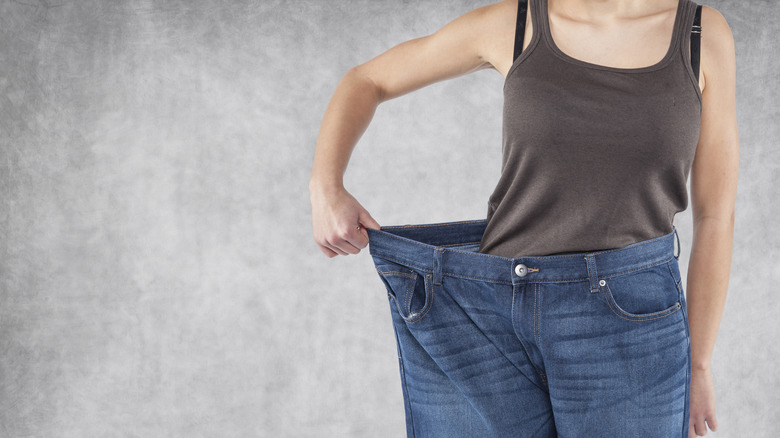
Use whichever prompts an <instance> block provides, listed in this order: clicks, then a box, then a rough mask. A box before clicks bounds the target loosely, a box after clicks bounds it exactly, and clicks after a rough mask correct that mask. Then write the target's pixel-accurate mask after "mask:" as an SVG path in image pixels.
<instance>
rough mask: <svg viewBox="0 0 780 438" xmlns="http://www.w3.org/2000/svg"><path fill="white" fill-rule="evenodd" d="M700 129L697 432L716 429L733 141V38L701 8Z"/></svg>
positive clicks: (694, 290) (694, 266) (692, 273)
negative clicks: (713, 364)
mask: <svg viewBox="0 0 780 438" xmlns="http://www.w3.org/2000/svg"><path fill="white" fill-rule="evenodd" d="M702 28H703V31H702V36H701V38H702V46H701V47H702V52H701V59H702V72H703V73H704V75H705V77H706V85H705V88H704V90H703V92H702V105H703V108H702V128H701V133H700V137H699V144H698V146H697V149H696V156H695V158H694V161H693V167H692V169H691V200H692V213H693V230H694V235H693V245H692V248H691V257H690V262H689V268H688V281H687V295H686V298H687V299H686V301H687V305H688V322H689V327H690V333H691V356H692V368H693V374H692V377H691V423H690V431H691V435H690V436H695V435H693V432H694V430H695V431H696V432H699V433H700V434H701V435H704V434H705V433H706V431H707V428H706V426H705V425H704V420H705V418H706V420H707V424H708V425H709V426H710V429H712V430H715V429H716V428H717V421H716V419H715V396H714V391H713V390H712V383H711V379H712V376H711V374H710V359H711V358H712V351H713V349H714V347H715V339H716V336H717V333H718V327H719V326H720V320H721V315H722V313H723V309H724V306H725V302H726V293H727V290H728V283H729V274H730V268H731V254H732V241H733V236H734V205H735V202H736V195H737V170H738V167H739V139H738V135H737V117H736V104H735V100H736V98H735V93H736V61H735V53H734V38H733V36H732V33H731V30H730V28H729V26H728V24H727V23H726V20H725V19H724V18H723V16H722V15H721V14H720V13H719V12H718V11H716V10H715V9H712V8H710V7H708V6H703V7H702Z"/></svg>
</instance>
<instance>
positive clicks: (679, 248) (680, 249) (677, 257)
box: [672, 225, 682, 259]
mask: <svg viewBox="0 0 780 438" xmlns="http://www.w3.org/2000/svg"><path fill="white" fill-rule="evenodd" d="M672 228H673V229H674V237H676V238H677V249H678V250H679V251H677V255H675V256H674V258H675V259H679V257H680V251H682V247H681V246H680V236H679V235H678V234H677V227H675V226H674V225H672Z"/></svg>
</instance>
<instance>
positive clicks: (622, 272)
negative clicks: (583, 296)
mask: <svg viewBox="0 0 780 438" xmlns="http://www.w3.org/2000/svg"><path fill="white" fill-rule="evenodd" d="M673 258H674V256H672V257H669V258H668V259H666V260H661V261H660V262H654V263H649V264H647V265H644V266H639V267H636V268H632V269H629V270H626V271H621V272H616V273H614V274H609V275H604V276H603V278H612V277H617V276H619V275H623V274H627V273H629V272H635V271H639V270H642V269H646V268H650V267H653V266H658V265H660V264H663V263H669V261H671V260H672V259H673Z"/></svg>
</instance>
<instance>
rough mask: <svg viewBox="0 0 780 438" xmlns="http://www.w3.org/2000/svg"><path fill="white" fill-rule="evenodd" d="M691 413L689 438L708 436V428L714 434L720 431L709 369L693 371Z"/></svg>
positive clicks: (713, 387) (695, 369)
mask: <svg viewBox="0 0 780 438" xmlns="http://www.w3.org/2000/svg"><path fill="white" fill-rule="evenodd" d="M690 412H691V416H690V424H689V426H688V438H696V437H697V436H704V435H707V426H709V427H710V429H711V430H712V431H713V432H715V431H717V430H718V420H717V419H716V418H715V386H714V384H713V383H712V373H711V372H710V369H709V368H693V369H692V373H691V409H690ZM705 421H706V422H707V424H706V425H705V424H704V422H705Z"/></svg>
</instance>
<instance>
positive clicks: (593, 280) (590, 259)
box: [585, 254, 599, 293]
mask: <svg viewBox="0 0 780 438" xmlns="http://www.w3.org/2000/svg"><path fill="white" fill-rule="evenodd" d="M585 264H587V265H588V279H589V280H590V291H591V293H593V292H598V291H599V282H598V279H599V277H598V272H597V271H596V255H595V254H589V255H586V256H585Z"/></svg>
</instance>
